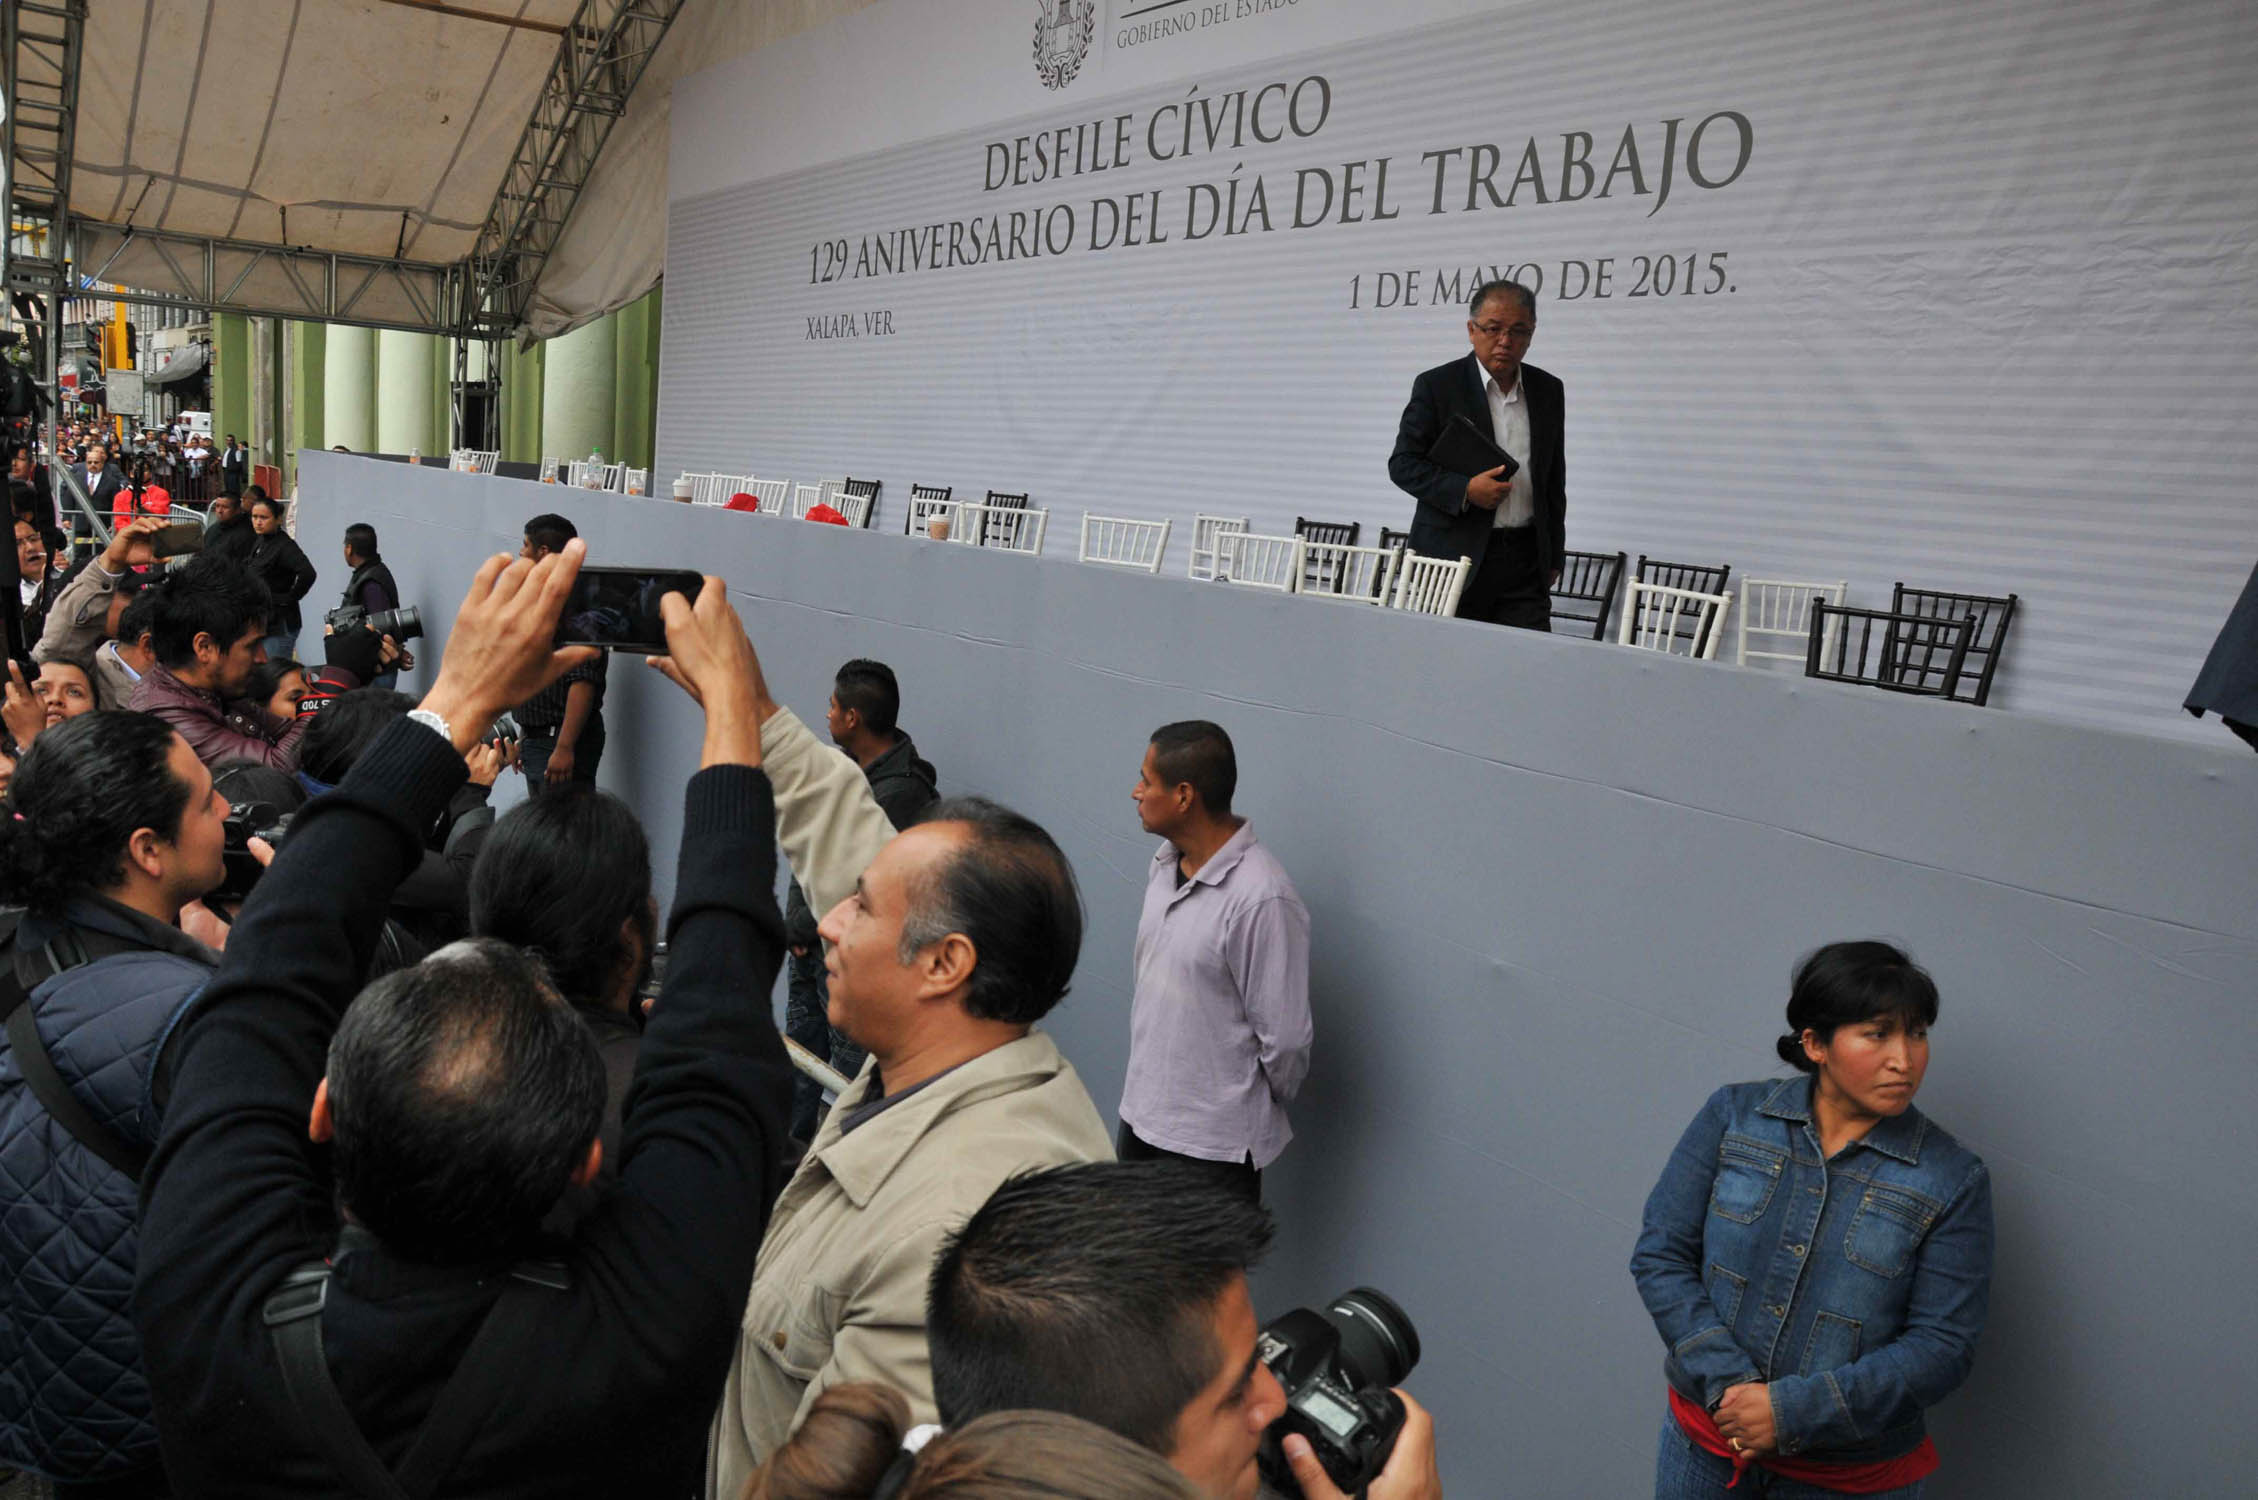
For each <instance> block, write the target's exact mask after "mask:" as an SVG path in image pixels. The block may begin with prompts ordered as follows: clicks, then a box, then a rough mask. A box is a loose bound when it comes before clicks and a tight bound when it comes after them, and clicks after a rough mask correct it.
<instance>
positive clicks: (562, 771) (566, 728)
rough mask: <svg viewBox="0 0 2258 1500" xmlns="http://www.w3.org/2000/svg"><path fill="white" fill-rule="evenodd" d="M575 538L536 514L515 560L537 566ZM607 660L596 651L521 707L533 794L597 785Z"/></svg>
mask: <svg viewBox="0 0 2258 1500" xmlns="http://www.w3.org/2000/svg"><path fill="white" fill-rule="evenodd" d="M578 535H580V531H579V528H577V527H575V526H574V525H573V524H572V522H571V521H569V520H567V519H565V518H564V517H563V516H559V515H539V516H535V517H534V518H533V519H532V520H530V521H528V522H526V523H525V544H524V545H523V546H522V547H520V548H519V549H518V556H520V557H522V558H525V559H526V560H527V561H528V562H539V561H540V560H541V559H542V558H544V557H547V556H548V555H549V554H551V553H553V552H562V551H563V550H564V544H565V543H566V542H569V541H571V540H572V539H573V538H574V537H576V536H578ZM610 661H611V657H610V654H609V653H608V652H603V653H598V655H597V656H596V658H595V659H594V660H593V661H589V662H584V663H582V664H581V665H580V666H577V667H574V668H573V669H572V670H571V671H569V672H567V673H565V674H564V676H562V677H560V678H558V679H557V680H556V681H555V682H553V683H551V684H550V685H549V686H547V687H545V688H543V689H542V690H541V691H540V692H538V693H536V694H534V696H533V697H532V698H530V699H528V700H527V701H526V702H525V703H523V704H522V705H520V706H519V708H518V710H517V714H516V718H517V722H518V729H519V731H520V733H521V734H522V735H523V738H522V739H520V740H519V741H518V756H519V764H520V765H521V766H523V768H524V770H525V789H526V791H527V792H528V793H530V794H531V795H533V796H536V797H538V796H539V795H541V793H542V792H544V791H546V790H548V789H549V788H551V787H561V786H563V785H564V784H565V783H566V782H568V781H578V782H582V783H584V784H586V785H588V786H594V785H595V784H596V766H597V764H598V763H599V762H601V761H602V760H603V758H604V680H605V677H604V673H605V668H606V667H607V666H609V664H610Z"/></svg>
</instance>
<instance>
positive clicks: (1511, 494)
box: [1477, 366, 1537, 530]
mask: <svg viewBox="0 0 2258 1500" xmlns="http://www.w3.org/2000/svg"><path fill="white" fill-rule="evenodd" d="M1477 368H1479V367H1478V366H1477ZM1482 394H1483V395H1485V396H1487V397H1489V400H1490V434H1491V436H1493V437H1495V438H1496V439H1497V445H1498V446H1499V447H1500V448H1503V449H1504V450H1505V451H1506V452H1508V453H1510V454H1512V455H1513V461H1514V462H1515V463H1517V464H1519V465H1520V466H1521V467H1520V468H1518V469H1515V470H1514V471H1513V485H1512V488H1510V489H1508V490H1507V491H1506V492H1505V498H1504V499H1503V500H1501V501H1499V502H1498V508H1497V510H1496V512H1495V514H1496V517H1497V519H1496V520H1495V521H1493V522H1492V523H1491V524H1492V525H1494V526H1496V527H1498V528H1499V529H1500V530H1503V529H1504V528H1506V527H1509V526H1526V525H1528V524H1529V523H1530V522H1532V521H1534V520H1536V518H1537V495H1536V490H1535V488H1534V487H1533V486H1532V485H1531V484H1530V483H1529V403H1528V402H1526V401H1524V400H1522V399H1521V372H1520V371H1519V370H1515V371H1514V372H1513V389H1512V390H1510V391H1505V390H1500V389H1498V383H1497V377H1496V376H1495V375H1492V374H1491V373H1490V372H1489V371H1488V370H1483V371H1482Z"/></svg>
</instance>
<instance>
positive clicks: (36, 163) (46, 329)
mask: <svg viewBox="0 0 2258 1500" xmlns="http://www.w3.org/2000/svg"><path fill="white" fill-rule="evenodd" d="M85 44H86V0H0V89H4V90H5V101H4V102H5V107H6V110H7V115H6V117H5V120H4V122H0V170H4V171H5V172H6V173H7V179H6V184H5V191H4V192H0V212H4V213H5V214H6V215H7V220H6V222H5V223H0V299H4V300H5V301H6V302H7V303H8V304H10V305H11V306H13V307H14V308H15V309H16V311H17V313H18V320H19V321H20V322H21V323H22V324H23V325H24V332H25V333H26V334H28V335H30V336H32V338H33V340H34V342H33V345H32V347H33V348H34V349H35V350H38V351H39V357H38V358H36V359H35V363H34V368H35V369H36V370H38V371H39V372H40V374H41V376H42V377H43V380H44V383H45V384H46V385H47V386H48V388H49V391H50V394H51V396H52V397H53V404H52V405H50V406H49V407H48V412H47V448H48V451H49V452H50V453H52V452H54V451H55V448H56V443H57V441H58V440H59V437H60V435H61V422H62V399H61V397H62V384H63V374H62V371H63V301H64V299H65V298H66V297H67V296H68V295H69V294H70V290H71V280H70V258H69V255H70V251H69V243H68V241H69V232H70V230H69V219H70V202H71V160H72V152H73V149H74V147H75V145H76V142H77V135H78V75H79V61H80V59H81V58H82V57H83V56H84V55H85V51H86V45H85ZM19 231H20V233H21V238H22V241H23V244H22V248H20V249H19V248H18V236H19ZM34 240H36V241H37V242H38V249H37V250H36V251H34V250H32V249H31V243H32V242H33V241H34Z"/></svg>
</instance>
